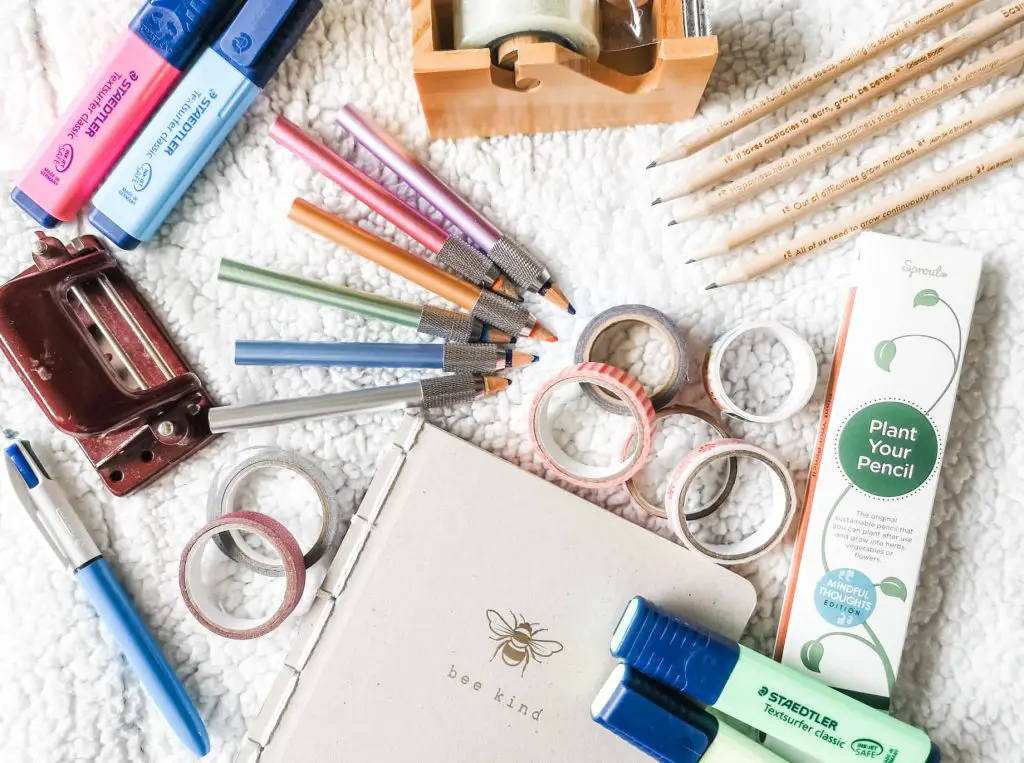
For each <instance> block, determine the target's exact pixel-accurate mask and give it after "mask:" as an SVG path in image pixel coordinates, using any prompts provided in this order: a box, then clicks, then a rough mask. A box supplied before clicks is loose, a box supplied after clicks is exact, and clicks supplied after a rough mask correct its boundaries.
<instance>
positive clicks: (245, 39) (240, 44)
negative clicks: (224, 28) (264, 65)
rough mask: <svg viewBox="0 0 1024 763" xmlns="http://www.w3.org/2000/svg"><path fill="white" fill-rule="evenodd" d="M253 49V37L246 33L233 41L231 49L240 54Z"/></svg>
mask: <svg viewBox="0 0 1024 763" xmlns="http://www.w3.org/2000/svg"><path fill="white" fill-rule="evenodd" d="M251 47H252V37H250V36H249V35H247V34H246V33H245V32H242V33H241V34H240V35H238V37H236V38H235V39H233V40H232V41H231V49H232V50H233V51H235V53H238V54H242V53H245V51H247V50H248V49H249V48H251Z"/></svg>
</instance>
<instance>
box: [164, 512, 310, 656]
mask: <svg viewBox="0 0 1024 763" xmlns="http://www.w3.org/2000/svg"><path fill="white" fill-rule="evenodd" d="M233 530H234V531H242V532H247V533H253V534H254V535H258V536H259V537H260V538H262V539H263V540H265V541H266V542H267V543H269V544H270V545H271V546H272V547H273V549H274V550H275V551H276V552H277V554H278V556H279V557H280V558H281V561H282V562H283V564H284V572H285V580H286V584H285V592H284V598H283V599H282V600H281V605H280V606H279V607H278V608H277V610H276V611H275V612H273V613H271V614H270V615H268V616H267V617H266V618H263V619H249V618H242V617H236V616H235V615H231V614H228V613H227V612H225V611H224V610H223V609H221V608H220V606H218V604H217V602H216V601H215V600H214V597H213V592H212V591H211V590H210V587H209V585H208V584H207V583H206V581H205V580H203V572H202V560H203V551H204V549H205V548H206V544H207V543H209V542H210V541H211V540H212V539H213V537H214V536H215V535H217V534H218V533H228V532H231V531H233ZM178 586H179V588H180V589H181V598H182V599H184V600H185V606H186V607H188V611H189V612H191V613H192V616H193V617H195V619H196V620H198V621H199V624H200V625H202V626H203V627H204V628H206V629H207V630H209V631H212V632H213V633H216V634H217V635H218V636H223V637H224V638H230V639H236V640H245V639H253V638H259V637H260V636H265V635H266V634H268V633H270V632H271V631H272V630H274V629H275V628H277V627H278V626H279V625H280V624H281V623H283V622H284V621H285V619H287V617H288V615H290V614H291V613H292V612H294V611H295V607H297V606H298V604H299V599H301V598H302V591H303V589H304V588H305V586H306V565H305V564H304V563H303V560H302V549H301V548H299V542H298V541H297V540H295V537H294V536H293V535H292V534H291V533H290V532H288V528H286V527H285V526H284V525H282V524H281V523H280V522H278V521H277V520H276V519H274V518H273V517H268V516H267V515H266V514H259V513H257V512H255V511H236V512H234V513H233V514H225V515H224V516H222V517H218V518H217V519H215V520H214V521H212V522H210V523H209V524H208V525H206V526H205V527H203V528H201V529H200V530H199V532H197V533H196V534H195V535H193V536H192V539H191V540H189V542H188V543H186V544H185V549H184V550H183V551H182V552H181V563H180V565H179V567H178Z"/></svg>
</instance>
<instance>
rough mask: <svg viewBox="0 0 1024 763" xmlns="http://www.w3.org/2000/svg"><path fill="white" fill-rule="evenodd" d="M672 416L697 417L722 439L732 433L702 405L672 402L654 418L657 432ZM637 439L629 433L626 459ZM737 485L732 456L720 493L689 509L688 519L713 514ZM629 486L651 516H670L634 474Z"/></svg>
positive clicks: (624, 452) (632, 493)
mask: <svg viewBox="0 0 1024 763" xmlns="http://www.w3.org/2000/svg"><path fill="white" fill-rule="evenodd" d="M672 416H689V417H691V418H695V419H698V420H699V421H703V422H704V423H705V424H707V425H708V427H710V428H711V430H712V431H713V432H715V433H716V434H718V436H719V437H720V438H722V439H729V433H728V432H727V431H726V430H725V427H723V426H722V425H721V424H720V423H718V421H717V420H716V419H715V417H714V416H711V415H710V414H708V413H705V412H704V411H702V410H700V409H699V408H691V407H690V406H688V405H672V406H669V407H668V408H665V409H664V410H661V411H658V415H657V416H655V418H654V427H655V431H657V427H658V422H660V421H663V420H665V419H667V418H671V417H672ZM635 442H636V434H633V435H630V438H629V439H628V440H627V441H626V445H625V447H624V448H623V449H622V455H623V458H625V457H626V455H627V454H628V453H629V451H630V449H632V448H633V447H634V445H633V443H635ZM735 484H736V459H735V458H730V459H729V460H728V461H727V462H726V473H725V479H724V480H723V482H722V486H721V487H720V488H719V489H718V492H717V493H715V495H714V497H713V498H712V499H711V500H710V501H708V502H707V503H705V504H704V505H703V506H701V507H699V508H697V509H694V510H693V511H689V512H686V520H687V521H688V522H694V521H696V520H698V519H704V518H705V517H709V516H711V515H712V514H714V513H715V512H716V511H718V509H719V508H720V507H721V506H722V504H723V503H725V501H726V500H727V499H728V498H729V494H730V493H731V492H732V489H733V486H734V485H735ZM626 489H627V490H628V491H629V495H630V497H631V498H632V499H633V503H634V504H636V505H637V507H639V508H640V509H642V510H643V511H646V512H647V513H648V514H651V515H652V516H655V517H661V518H662V519H668V513H667V512H666V511H665V509H664V507H662V506H658V505H657V504H654V503H651V502H650V501H648V500H647V499H646V498H644V496H643V493H641V492H640V488H638V487H637V485H636V479H635V477H631V478H630V479H629V480H627V481H626Z"/></svg>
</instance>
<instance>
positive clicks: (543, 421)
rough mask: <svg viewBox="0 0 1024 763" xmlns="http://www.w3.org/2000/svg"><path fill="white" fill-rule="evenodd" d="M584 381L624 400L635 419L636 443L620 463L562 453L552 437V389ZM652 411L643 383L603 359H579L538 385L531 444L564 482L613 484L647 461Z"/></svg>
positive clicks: (651, 428)
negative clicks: (597, 461)
mask: <svg viewBox="0 0 1024 763" xmlns="http://www.w3.org/2000/svg"><path fill="white" fill-rule="evenodd" d="M584 382H589V383H590V384H594V385H597V386H598V387H602V388H603V389H605V390H607V391H608V392H611V393H612V394H614V395H615V396H616V397H618V399H619V400H621V401H623V402H624V403H625V404H626V407H627V412H628V413H629V415H631V416H632V417H633V421H634V422H635V423H636V431H637V432H638V433H639V447H634V448H633V449H632V450H631V451H629V452H628V453H627V454H626V455H625V457H624V460H623V461H622V462H621V463H613V464H611V465H609V466H591V465H589V464H585V463H583V462H582V461H580V460H579V459H576V458H573V457H572V456H570V455H569V454H568V453H566V452H565V450H564V449H563V448H562V446H561V445H559V444H558V440H557V439H556V438H555V430H554V427H553V425H552V421H551V416H550V415H549V413H548V407H549V406H550V405H551V401H552V399H553V397H554V393H555V390H557V389H560V388H562V387H564V386H566V385H570V384H571V385H577V384H580V383H584ZM654 415H655V414H654V406H653V405H651V400H650V398H649V397H647V393H646V392H644V388H643V385H642V384H640V382H638V381H637V380H636V379H634V378H633V377H632V376H630V375H629V374H627V373H626V372H625V371H623V370H621V369H619V368H615V366H610V365H608V364H607V363H581V364H580V365H578V366H576V367H574V368H570V369H567V370H566V371H563V372H562V373H561V374H559V375H558V376H556V377H554V378H553V379H550V380H548V382H547V383H546V384H545V385H544V386H543V387H541V390H540V392H538V393H537V396H536V397H535V398H534V399H533V406H532V407H531V409H530V439H532V440H533V445H534V447H535V448H536V449H537V453H538V454H539V455H540V458H541V461H543V462H544V465H545V466H547V467H548V468H549V469H550V470H551V471H553V472H555V474H557V475H558V476H559V477H561V478H562V479H564V480H565V481H566V482H568V483H570V484H572V485H575V486H576V487H588V488H609V487H616V486H617V485H621V484H622V483H623V482H625V481H626V480H628V479H629V478H630V477H632V476H633V475H634V474H636V473H637V472H638V471H640V470H641V469H642V468H643V466H644V464H645V463H647V459H648V458H649V457H650V454H651V447H652V445H653V444H654ZM634 437H636V435H634Z"/></svg>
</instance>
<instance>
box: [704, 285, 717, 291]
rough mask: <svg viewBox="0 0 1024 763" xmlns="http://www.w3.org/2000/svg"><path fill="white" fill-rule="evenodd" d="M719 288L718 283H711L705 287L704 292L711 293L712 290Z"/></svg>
mask: <svg viewBox="0 0 1024 763" xmlns="http://www.w3.org/2000/svg"><path fill="white" fill-rule="evenodd" d="M717 288H718V284H717V283H709V284H708V285H707V286H705V287H704V291H711V290H712V289H717Z"/></svg>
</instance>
